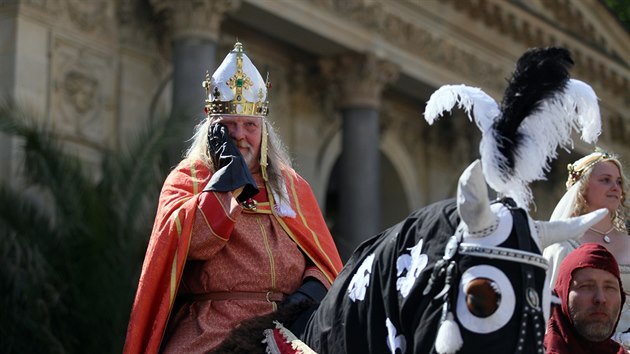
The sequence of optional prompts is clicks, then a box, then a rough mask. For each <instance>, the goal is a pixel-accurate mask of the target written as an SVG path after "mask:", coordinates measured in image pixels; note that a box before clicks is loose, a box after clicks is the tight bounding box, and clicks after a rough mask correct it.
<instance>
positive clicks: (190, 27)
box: [150, 0, 241, 41]
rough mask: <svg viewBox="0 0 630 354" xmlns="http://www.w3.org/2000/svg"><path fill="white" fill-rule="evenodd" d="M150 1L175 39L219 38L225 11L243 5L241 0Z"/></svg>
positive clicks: (167, 30) (166, 30)
mask: <svg viewBox="0 0 630 354" xmlns="http://www.w3.org/2000/svg"><path fill="white" fill-rule="evenodd" d="M150 3H151V5H152V6H153V12H154V13H155V14H156V15H157V16H158V17H159V18H160V20H161V22H162V26H164V27H165V30H164V32H165V33H169V34H170V35H171V39H172V40H175V39H177V38H181V37H201V38H207V39H211V40H214V41H216V40H218V37H219V28H220V26H221V21H222V20H223V16H224V14H225V13H226V12H229V11H234V10H236V9H237V8H239V7H240V6H241V0H213V1H206V0H150Z"/></svg>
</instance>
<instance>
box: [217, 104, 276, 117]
mask: <svg viewBox="0 0 630 354" xmlns="http://www.w3.org/2000/svg"><path fill="white" fill-rule="evenodd" d="M206 114H208V115H217V114H235V115H244V116H267V114H269V104H268V102H241V103H239V102H232V101H229V102H226V101H212V102H208V104H207V105H206Z"/></svg>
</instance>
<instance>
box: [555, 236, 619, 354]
mask: <svg viewBox="0 0 630 354" xmlns="http://www.w3.org/2000/svg"><path fill="white" fill-rule="evenodd" d="M554 291H555V292H556V294H557V295H558V297H559V298H560V301H561V302H562V304H561V305H560V306H554V307H553V309H552V314H551V318H550V320H549V323H548V326H547V333H546V334H545V350H546V352H547V353H549V354H587V353H598V354H623V353H626V351H625V350H624V349H623V347H621V345H619V343H617V342H615V341H614V340H613V339H612V338H611V337H612V335H613V332H614V330H615V328H616V327H617V322H618V321H619V316H620V314H621V307H622V305H623V303H624V301H625V298H626V297H625V295H624V291H623V286H622V285H621V278H620V276H619V265H618V264H617V261H616V260H615V257H614V256H613V255H612V254H611V253H610V252H608V250H606V248H605V247H604V246H601V245H599V244H597V243H585V244H583V245H582V246H580V247H579V248H577V249H576V250H575V251H573V252H571V253H569V255H568V256H567V257H566V258H565V259H564V260H563V261H562V263H561V264H560V270H559V271H558V279H557V281H556V286H555V289H554Z"/></svg>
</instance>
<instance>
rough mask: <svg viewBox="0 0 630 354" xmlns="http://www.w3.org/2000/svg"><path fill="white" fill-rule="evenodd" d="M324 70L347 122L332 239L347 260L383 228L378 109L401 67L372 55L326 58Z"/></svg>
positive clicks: (344, 130)
mask: <svg viewBox="0 0 630 354" xmlns="http://www.w3.org/2000/svg"><path fill="white" fill-rule="evenodd" d="M320 67H321V69H322V72H323V74H324V76H326V77H327V78H328V79H329V80H331V82H332V83H333V88H334V90H335V92H336V93H337V95H336V103H337V106H338V107H339V109H340V110H341V112H342V119H343V122H342V152H341V158H340V171H341V176H340V183H339V214H338V215H337V221H336V222H337V224H338V225H339V228H338V230H339V234H338V235H334V236H335V238H336V240H338V243H339V244H338V246H339V248H340V253H341V255H342V257H344V258H347V257H348V256H349V255H350V252H351V251H352V250H354V248H356V246H358V245H359V243H361V242H362V241H364V240H366V239H367V238H369V237H370V236H372V235H374V234H376V233H377V232H379V231H380V228H381V225H380V213H381V209H380V208H381V205H380V159H379V155H380V153H379V140H380V138H379V135H380V134H379V109H380V106H381V94H382V91H383V89H384V87H385V85H386V84H388V83H391V82H393V81H395V80H396V79H397V78H398V68H397V67H396V66H395V65H394V64H392V63H390V62H387V61H384V60H381V59H378V58H376V57H375V56H373V55H370V54H368V55H359V54H349V55H344V56H340V57H336V58H330V59H324V60H322V61H321V62H320Z"/></svg>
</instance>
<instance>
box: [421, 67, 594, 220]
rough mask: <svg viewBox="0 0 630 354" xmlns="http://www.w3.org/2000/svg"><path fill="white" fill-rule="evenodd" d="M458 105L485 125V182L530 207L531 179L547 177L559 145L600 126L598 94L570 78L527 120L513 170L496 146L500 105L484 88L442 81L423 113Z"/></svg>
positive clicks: (430, 116)
mask: <svg viewBox="0 0 630 354" xmlns="http://www.w3.org/2000/svg"><path fill="white" fill-rule="evenodd" d="M456 105H457V107H458V108H460V109H463V110H464V111H465V112H466V114H467V115H468V118H469V119H470V120H471V121H472V120H473V119H474V121H475V123H476V124H477V126H478V128H479V129H480V130H481V133H482V138H481V142H480V146H479V152H480V155H481V160H482V167H483V172H484V176H485V178H486V182H487V183H488V185H489V186H490V187H491V188H492V189H494V190H495V191H497V192H499V193H501V194H503V195H505V196H507V197H510V198H512V199H514V201H515V202H516V203H517V205H519V206H521V207H523V208H525V209H527V208H528V206H529V204H530V203H531V201H532V192H531V189H530V188H529V184H530V183H531V182H533V181H536V180H543V179H545V172H546V171H548V169H549V163H550V162H551V161H552V160H553V159H555V158H556V156H557V151H556V150H557V148H558V147H562V148H564V149H567V148H569V147H572V145H573V141H572V139H571V132H572V130H574V129H575V130H581V132H582V135H581V138H582V139H583V140H584V141H586V142H589V143H593V142H595V141H596V140H597V137H598V136H599V134H600V132H601V117H600V114H599V107H598V104H597V95H596V94H595V92H594V91H593V89H592V88H591V87H590V86H589V85H588V84H586V83H584V82H582V81H579V80H574V79H571V80H569V82H568V84H567V87H566V89H565V90H564V91H562V92H561V93H559V94H558V95H555V96H553V97H552V98H549V99H546V100H544V101H542V103H541V107H540V109H539V110H537V111H536V112H535V113H533V114H531V115H529V116H528V117H527V118H526V119H524V120H523V122H522V123H521V125H520V128H519V133H521V135H522V137H523V139H522V141H521V142H520V144H519V146H517V148H516V150H515V159H514V160H515V165H514V168H513V169H512V171H511V173H506V171H508V170H509V169H508V167H507V161H506V157H505V156H503V155H502V154H501V153H500V151H499V147H498V146H497V142H498V141H500V139H499V138H500V137H497V136H496V132H495V131H493V130H492V123H493V122H494V121H495V120H496V119H497V117H500V115H501V111H500V109H499V106H498V105H497V103H496V102H495V101H494V100H493V99H492V98H491V97H490V96H489V95H487V94H486V93H484V92H483V91H482V90H481V89H479V88H476V87H469V86H466V85H444V86H442V87H440V88H439V89H438V90H437V91H435V92H434V93H433V94H432V95H431V97H430V98H429V101H428V102H427V106H426V109H425V111H424V118H425V120H426V121H427V122H428V123H429V124H433V122H435V121H436V120H437V119H438V118H439V117H440V116H442V114H443V113H444V112H445V111H451V110H452V109H453V108H454V107H455V106H456Z"/></svg>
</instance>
